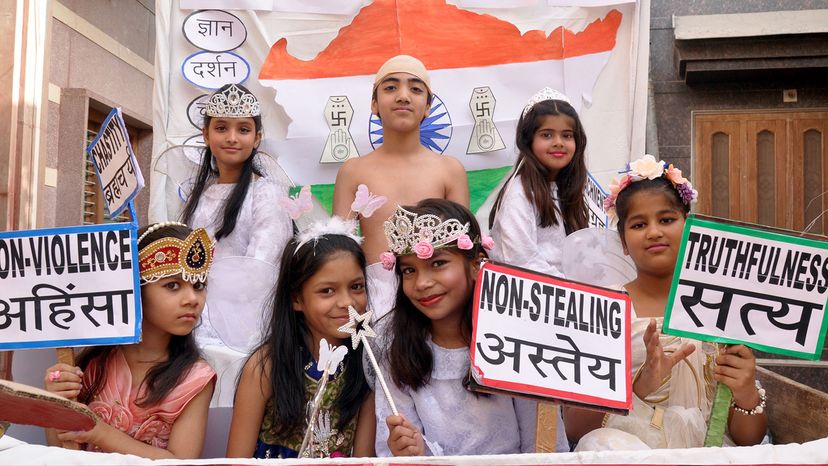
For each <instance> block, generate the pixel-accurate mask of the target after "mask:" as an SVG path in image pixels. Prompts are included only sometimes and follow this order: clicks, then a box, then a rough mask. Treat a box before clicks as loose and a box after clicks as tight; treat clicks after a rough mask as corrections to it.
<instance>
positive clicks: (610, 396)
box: [471, 262, 632, 411]
mask: <svg viewBox="0 0 828 466" xmlns="http://www.w3.org/2000/svg"><path fill="white" fill-rule="evenodd" d="M473 306H474V308H473V313H474V315H473V319H474V323H473V330H472V346H471V364H472V377H473V378H474V382H476V383H477V384H479V385H482V386H483V387H484V388H486V389H493V390H494V391H506V392H511V393H515V394H522V395H527V396H532V397H541V398H554V399H557V400H560V401H564V402H571V403H576V404H585V405H591V406H594V407H597V408H605V409H609V410H613V411H628V410H629V409H630V408H631V406H632V391H631V387H632V382H631V380H630V378H631V377H630V373H631V372H630V299H629V296H627V294H626V293H623V292H621V291H613V290H609V289H606V288H599V287H593V286H589V285H584V284H581V283H576V282H571V281H567V280H563V279H560V278H556V277H551V276H548V275H542V274H538V273H535V272H530V271H527V270H524V269H519V268H516V267H511V266H507V265H502V264H496V263H492V262H486V263H485V264H484V265H483V266H482V267H481V269H480V273H479V274H478V276H477V283H476V286H475V290H474V299H473Z"/></svg>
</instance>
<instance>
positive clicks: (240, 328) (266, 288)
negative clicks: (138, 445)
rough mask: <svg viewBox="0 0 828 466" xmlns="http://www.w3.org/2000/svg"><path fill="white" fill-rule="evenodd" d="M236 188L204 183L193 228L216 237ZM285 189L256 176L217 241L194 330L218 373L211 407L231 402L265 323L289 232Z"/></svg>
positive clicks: (290, 228) (291, 226)
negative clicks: (232, 220) (282, 202)
mask: <svg viewBox="0 0 828 466" xmlns="http://www.w3.org/2000/svg"><path fill="white" fill-rule="evenodd" d="M234 187H235V184H213V185H210V186H209V187H207V189H205V190H204V193H203V194H202V196H201V199H200V200H199V203H198V206H197V207H196V210H195V212H194V214H193V218H192V221H191V224H192V225H191V226H192V227H193V228H198V227H204V228H205V229H206V230H207V232H208V233H209V234H210V236H211V237H213V238H215V233H216V231H217V230H218V229H219V227H220V226H221V215H222V208H223V205H224V202H225V200H226V199H227V198H228V197H229V196H230V194H231V192H232V191H233V188H234ZM287 192H288V188H287V186H285V185H282V184H279V183H276V182H274V181H271V180H270V179H269V178H259V179H257V180H255V181H254V182H253V183H251V184H250V187H249V190H248V192H247V197H246V198H245V200H244V202H243V203H242V207H241V211H240V212H239V215H238V217H237V219H236V227H235V228H234V229H233V231H232V232H231V233H230V235H228V236H225V237H223V238H221V239H220V240H218V242H217V243H216V246H215V255H214V261H213V266H212V268H211V270H210V275H209V280H208V285H207V306H205V308H204V312H203V313H202V315H201V320H202V321H201V325H199V326H198V327H197V328H196V330H195V336H196V340H197V341H198V343H199V347H201V350H202V352H203V353H204V357H205V358H206V359H207V361H208V362H209V363H210V365H211V366H213V368H214V369H215V370H216V373H218V376H219V381H218V384H217V387H216V392H215V394H214V397H213V405H214V406H232V405H233V395H234V393H235V384H236V379H237V375H238V372H239V370H240V369H241V367H242V366H243V364H244V360H245V359H246V357H247V354H248V353H249V351H250V350H251V349H252V348H253V346H254V345H255V344H256V343H258V342H259V340H260V339H261V337H262V335H263V331H264V327H265V325H266V324H267V321H268V319H267V316H268V309H267V304H268V302H267V299H268V297H269V296H270V294H271V292H272V290H273V287H274V286H275V284H276V282H277V280H278V275H279V261H280V260H281V257H282V251H284V248H285V245H286V244H287V242H288V240H289V239H290V238H291V237H292V236H293V224H292V222H291V219H290V217H289V216H288V215H287V213H285V212H284V211H283V210H282V209H281V208H280V207H279V204H278V199H279V198H280V197H282V196H286V195H287ZM211 316H212V317H211Z"/></svg>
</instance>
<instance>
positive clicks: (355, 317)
mask: <svg viewBox="0 0 828 466" xmlns="http://www.w3.org/2000/svg"><path fill="white" fill-rule="evenodd" d="M370 321H371V311H365V314H362V315H360V313H359V312H357V310H356V309H354V307H353V306H348V323H347V324H345V325H343V326H342V327H339V328H338V329H337V330H339V331H340V332H343V333H347V334H350V335H351V348H353V349H357V348H358V347H359V342H360V341H361V340H362V337H375V336H377V334H376V332H374V329H372V328H371V326H369V325H368V322H370Z"/></svg>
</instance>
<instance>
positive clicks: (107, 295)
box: [0, 223, 141, 350]
mask: <svg viewBox="0 0 828 466" xmlns="http://www.w3.org/2000/svg"><path fill="white" fill-rule="evenodd" d="M140 293H141V292H140V278H139V273H138V251H137V248H136V231H135V228H134V226H133V225H130V224H126V223H110V224H104V225H89V226H83V227H68V228H54V229H46V230H25V231H10V232H2V233H0V350H8V349H22V348H53V347H64V346H87V345H110V344H125V343H137V342H138V341H139V340H140V336H141V304H140Z"/></svg>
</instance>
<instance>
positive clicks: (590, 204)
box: [584, 173, 609, 228]
mask: <svg viewBox="0 0 828 466" xmlns="http://www.w3.org/2000/svg"><path fill="white" fill-rule="evenodd" d="M606 198H607V192H606V191H604V188H602V187H601V185H600V184H598V182H597V181H595V177H593V176H592V174H591V173H587V184H586V188H585V189H584V199H585V200H586V204H587V208H588V212H587V215H588V216H589V226H590V227H592V228H609V218H608V217H607V213H606V212H604V200H605V199H606Z"/></svg>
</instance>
